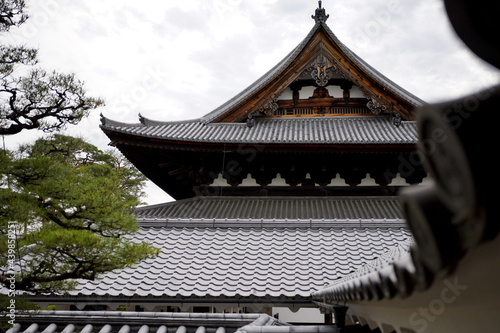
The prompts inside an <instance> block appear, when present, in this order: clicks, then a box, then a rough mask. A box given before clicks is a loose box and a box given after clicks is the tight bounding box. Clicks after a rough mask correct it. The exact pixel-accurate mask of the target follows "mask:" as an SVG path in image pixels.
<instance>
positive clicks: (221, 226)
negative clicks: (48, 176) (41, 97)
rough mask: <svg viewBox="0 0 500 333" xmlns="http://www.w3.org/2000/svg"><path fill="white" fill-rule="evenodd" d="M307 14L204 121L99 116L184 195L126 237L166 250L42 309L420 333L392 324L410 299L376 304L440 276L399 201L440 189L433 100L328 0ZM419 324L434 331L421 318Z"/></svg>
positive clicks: (112, 134)
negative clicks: (430, 134) (430, 133)
mask: <svg viewBox="0 0 500 333" xmlns="http://www.w3.org/2000/svg"><path fill="white" fill-rule="evenodd" d="M312 18H313V20H314V25H313V27H312V29H311V30H310V32H309V33H307V34H306V35H305V38H304V39H303V40H302V42H301V43H300V44H299V45H297V46H296V47H295V48H294V49H293V50H292V51H291V52H290V53H289V54H288V55H287V56H286V57H285V58H284V59H283V60H281V61H280V62H279V63H278V64H277V65H276V66H274V67H273V68H272V69H271V70H269V71H268V72H267V73H265V74H264V75H263V76H262V77H261V78H260V79H258V80H257V81H256V82H254V83H252V84H251V85H249V86H248V88H246V89H245V90H243V91H242V92H240V93H239V94H238V95H236V96H234V97H233V98H231V99H229V100H228V101H227V102H226V103H224V104H223V105H221V106H220V107H218V108H216V109H215V110H212V111H211V112H208V113H207V114H206V115H205V116H203V117H201V118H199V119H194V120H185V121H175V122H172V121H163V120H152V119H147V118H145V117H143V116H139V122H138V123H135V124H127V123H122V122H119V121H117V120H111V119H108V118H106V117H104V116H103V117H102V119H101V121H102V124H101V129H102V130H103V131H104V133H105V134H106V135H107V136H108V137H109V139H110V141H111V145H113V146H115V147H117V148H118V149H119V150H120V151H121V152H122V153H123V154H124V155H125V156H126V157H127V158H128V159H129V160H130V161H131V162H132V163H133V164H134V165H135V166H136V167H137V168H138V169H139V170H140V171H141V172H142V173H143V174H144V175H145V176H147V177H148V178H149V179H150V180H151V181H153V182H154V183H155V184H156V185H158V186H159V187H160V188H161V189H163V190H164V191H165V192H166V193H168V194H169V195H170V196H171V197H173V198H174V199H175V201H173V202H168V203H164V204H159V205H153V206H146V207H140V208H137V211H136V215H137V220H138V223H139V225H140V230H139V232H138V234H137V235H136V236H134V237H133V238H132V239H131V241H147V242H149V243H151V244H153V245H155V246H157V247H159V248H160V249H161V253H160V254H159V256H158V257H156V258H154V259H149V260H145V261H143V262H140V263H138V264H137V265H135V266H134V267H132V268H128V269H124V270H118V271H113V272H110V273H108V274H105V275H103V276H102V277H101V278H99V279H98V280H95V281H81V282H80V284H79V285H78V287H77V288H76V290H74V291H73V292H70V293H68V294H67V295H64V296H50V297H47V296H44V297H40V298H38V299H35V301H37V302H38V303H40V304H54V305H56V309H58V310H115V309H117V308H122V309H127V310H129V311H137V312H141V311H145V312H155V313H158V312H181V313H182V312H184V313H185V312H187V313H196V312H198V313H204V314H203V315H204V316H205V317H203V318H204V320H211V319H210V318H212V317H210V316H209V314H215V313H243V314H245V316H247V317H245V323H250V322H252V320H256V319H259V318H266V319H265V320H266V322H269V323H272V324H269V325H275V324H276V323H280V325H281V324H283V323H281V322H280V320H283V321H286V322H288V323H296V324H301V325H303V324H304V323H306V322H307V320H304V319H299V318H302V315H305V317H307V318H309V319H310V320H309V322H312V323H313V324H314V325H317V326H315V327H316V328H315V329H317V332H320V331H321V332H327V331H328V332H330V331H331V332H337V331H336V330H330V329H331V327H330V328H325V327H326V326H322V325H325V324H326V325H331V324H334V325H336V327H339V328H341V327H343V326H344V324H345V322H344V321H345V320H347V323H348V324H360V325H368V326H369V328H370V329H375V328H379V329H381V330H382V331H383V332H392V331H394V330H397V331H398V332H415V331H418V330H412V325H411V323H410V324H409V323H408V316H407V315H406V314H405V315H406V317H404V316H403V317H402V318H403V319H394V318H395V317H394V316H395V314H397V312H398V306H400V304H401V303H398V302H396V303H391V305H387V306H386V304H385V303H381V304H382V305H383V306H382V307H377V304H378V303H377V304H375V305H373V302H372V303H369V301H372V300H375V299H377V300H386V299H392V298H394V297H396V296H409V295H410V294H412V293H413V292H414V291H416V290H427V289H428V288H429V287H430V285H431V281H432V280H433V277H434V275H432V274H430V273H429V270H428V269H427V268H426V267H423V266H422V265H421V262H422V261H421V260H420V259H419V257H418V253H417V251H415V250H414V249H415V244H414V235H413V234H412V232H414V230H410V229H411V228H409V226H408V224H407V221H406V219H405V214H404V213H405V212H406V213H407V211H404V210H403V209H402V205H401V202H402V201H401V197H400V194H401V193H402V191H403V190H404V189H406V188H409V187H410V186H411V187H412V188H413V187H422V188H427V187H426V184H427V182H428V181H429V177H428V176H427V171H426V169H425V168H424V166H423V164H422V162H421V161H420V158H419V155H418V154H417V153H416V150H417V142H418V134H417V122H416V118H415V117H416V111H417V110H418V109H419V108H421V107H423V106H424V105H425V103H424V102H423V101H422V100H421V99H419V98H418V97H416V96H414V95H413V94H411V93H410V92H408V91H406V90H405V89H403V88H402V87H400V86H399V85H397V84H396V83H394V82H393V81H391V80H390V79H389V78H387V77H385V76H384V75H383V74H381V73H380V72H378V71H377V70H376V69H375V68H373V67H371V66H370V65H369V64H367V63H366V62H365V61H364V60H363V59H361V58H360V57H359V56H358V55H356V54H355V53H354V52H352V51H351V50H350V49H349V48H348V47H347V46H345V45H344V44H343V43H342V42H341V41H340V40H339V39H338V38H337V37H336V35H335V34H334V33H333V31H332V30H331V29H330V28H329V26H328V25H327V23H326V22H327V19H328V15H327V14H326V11H325V9H324V8H322V3H321V1H319V7H318V8H317V9H316V12H315V14H314V15H313V16H312ZM431 256H432V252H431ZM424 262H426V261H425V260H424ZM427 262H429V260H427ZM436 274H437V273H436ZM450 283H451V285H452V286H453V283H455V282H454V281H453V280H451V282H450ZM454 286H455V287H456V288H455V291H457V292H461V291H462V289H460V287H461V285H460V284H458V282H457V283H455V284H454ZM435 288H438V289H439V286H438V287H435ZM462 288H463V287H462ZM431 295H432V294H431ZM454 295H455V297H457V295H456V294H454ZM454 295H453V294H447V296H449V297H452V296H454ZM350 302H353V304H350ZM428 302H431V300H429V301H428ZM348 303H349V304H348ZM417 304H422V302H420V303H419V301H418V300H417V301H415V303H411V306H417ZM405 306H406V305H405ZM431 306H432V305H431ZM408 307H409V306H408ZM387 308H390V309H391V311H392V312H389V313H388V314H386V316H385V317H384V316H380V318H382V319H379V317H377V316H378V315H379V314H380V313H381V312H380V311H382V312H383V311H384V309H387ZM410 308H411V307H410ZM256 314H263V315H256ZM410 315H411V312H410ZM100 316H102V315H100ZM157 316H158V314H157ZM177 316H178V317H179V318H187V317H182V316H183V314H178V315H177ZM259 316H265V317H259ZM391 316H392V319H391ZM199 318H201V317H199ZM228 318H230V317H228ZM290 318H291V319H290ZM311 318H312V319H311ZM404 318H406V322H404ZM143 319H144V318H143ZM413 319H414V321H416V322H417V323H422V322H423V321H420V322H418V321H419V320H421V319H422V317H421V315H420V313H418V312H417V315H416V316H415V317H414V318H413ZM100 320H101V319H100ZM102 320H103V321H106V318H105V316H104V317H103V319H102ZM113 320H117V319H116V318H113ZM117 323H119V319H118V321H117ZM194 324H196V325H199V324H200V323H199V322H196V323H194ZM221 325H222V324H221ZM283 325H285V324H283ZM233 326H235V327H236V326H237V325H233ZM285 326H286V325H285ZM417 326H418V325H417ZM402 328H403V330H401V329H402ZM322 329H323V330H322ZM405 329H406V331H405ZM413 329H415V327H413ZM234 330H236V328H235V329H234ZM234 330H233V331H234ZM214 331H215V330H214ZM228 331H230V330H228ZM243 331H245V332H251V331H252V330H251V329H248V328H247V329H246V330H243ZM243 331H242V332H243ZM258 331H259V332H264V331H265V329H263V328H262V327H259V330H258ZM269 332H271V331H269ZM311 332H312V330H311ZM314 332H316V330H315V331H314Z"/></svg>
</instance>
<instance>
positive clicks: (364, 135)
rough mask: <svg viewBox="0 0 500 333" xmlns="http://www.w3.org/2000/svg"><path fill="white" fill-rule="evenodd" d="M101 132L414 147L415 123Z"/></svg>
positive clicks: (185, 125) (272, 122) (177, 125)
mask: <svg viewBox="0 0 500 333" xmlns="http://www.w3.org/2000/svg"><path fill="white" fill-rule="evenodd" d="M101 127H102V128H103V129H104V130H108V131H113V132H117V133H125V134H129V135H134V136H141V137H147V138H154V139H163V140H171V141H184V142H205V143H244V144H262V143H270V144H318V145H324V144H415V143H416V142H417V134H416V127H415V122H413V121H404V122H402V124H401V125H400V126H395V125H393V123H392V118H391V117H386V116H357V117H311V118H309V117H305V118H284V119H266V118H260V119H256V121H255V125H254V126H253V127H251V128H250V127H248V126H246V124H242V123H216V124H206V123H204V122H203V121H201V120H199V119H197V120H191V121H179V122H156V121H150V120H147V119H144V118H142V123H139V124H123V123H119V122H114V121H111V120H107V119H103V125H102V126H101Z"/></svg>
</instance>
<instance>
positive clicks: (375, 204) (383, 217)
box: [136, 197, 403, 238]
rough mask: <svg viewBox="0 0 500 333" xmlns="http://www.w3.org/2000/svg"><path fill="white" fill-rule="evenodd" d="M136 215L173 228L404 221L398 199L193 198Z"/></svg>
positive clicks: (143, 209)
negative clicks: (175, 226) (203, 223)
mask: <svg viewBox="0 0 500 333" xmlns="http://www.w3.org/2000/svg"><path fill="white" fill-rule="evenodd" d="M136 216H137V218H138V221H139V222H140V223H141V225H143V226H147V225H150V226H166V224H165V223H167V222H168V223H169V224H168V225H173V223H174V222H176V221H177V222H179V225H183V226H188V225H189V223H190V222H194V221H196V222H197V224H196V225H197V226H200V225H201V224H200V223H201V222H202V221H205V222H207V226H215V225H217V226H222V225H225V226H231V225H233V224H234V225H235V226H242V223H243V222H248V224H247V225H248V226H252V225H255V223H257V224H259V226H265V225H268V226H270V227H276V226H277V225H279V222H280V221H284V222H286V223H284V226H286V225H290V224H294V225H297V224H299V223H301V222H310V221H315V222H316V223H317V225H318V226H319V225H321V222H322V221H323V222H324V224H326V225H328V224H329V223H331V222H338V224H337V225H340V224H341V222H345V223H346V224H352V223H359V222H360V221H361V220H363V222H364V224H365V225H366V223H368V222H370V221H373V222H374V223H377V222H376V221H383V222H384V223H388V222H389V221H394V222H395V223H401V220H402V219H403V214H402V212H401V210H400V206H399V199H398V198H397V197H195V198H190V199H185V200H179V201H175V202H170V203H165V204H159V205H152V206H146V207H140V208H138V209H137V210H136ZM264 221H266V222H269V223H267V224H265V223H263V222H264ZM182 222H184V223H182ZM145 237H147V236H145ZM154 237H155V238H156V237H166V236H164V235H159V236H158V235H155V236H154Z"/></svg>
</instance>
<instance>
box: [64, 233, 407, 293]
mask: <svg viewBox="0 0 500 333" xmlns="http://www.w3.org/2000/svg"><path fill="white" fill-rule="evenodd" d="M156 236H157V237H158V238H161V239H162V241H161V242H160V243H161V252H160V254H159V256H158V257H157V258H154V259H150V260H146V261H143V262H141V263H140V264H138V265H136V266H135V267H134V268H130V269H125V270H121V271H120V270H117V271H114V272H112V273H108V274H106V275H104V276H103V277H102V278H101V279H99V280H96V281H81V283H80V285H79V286H78V287H77V289H76V290H75V291H74V292H72V294H73V295H78V296H108V295H109V296H121V297H132V296H138V297H150V296H153V297H154V296H157V297H177V296H183V297H204V296H206V295H208V296H211V297H235V296H241V297H269V296H271V297H282V296H285V297H309V296H310V295H311V293H312V292H314V291H316V290H319V289H322V288H323V287H324V286H325V284H326V283H332V282H333V281H335V280H336V279H338V278H340V277H342V276H344V275H346V274H349V273H352V272H354V271H355V270H356V269H359V268H360V267H361V266H362V265H363V264H365V263H367V262H369V261H370V260H373V259H375V258H377V257H378V256H380V254H381V253H383V252H384V251H387V250H388V249H389V248H390V247H392V246H396V245H397V244H399V243H401V242H404V241H405V240H407V239H409V238H410V237H411V236H410V233H409V231H408V230H407V229H406V228H404V227H399V228H394V227H391V226H388V227H387V226H382V225H381V226H380V227H379V228H364V227H351V228H338V227H329V228H320V229H316V228H274V229H272V228H209V227H206V228H196V227H194V228H193V227H186V228H175V227H174V228H168V227H161V228H144V227H143V228H141V229H140V231H139V233H138V234H137V235H136V236H135V238H136V239H137V240H146V241H150V242H153V243H156V244H158V243H157V242H155V240H154V239H157V237H156Z"/></svg>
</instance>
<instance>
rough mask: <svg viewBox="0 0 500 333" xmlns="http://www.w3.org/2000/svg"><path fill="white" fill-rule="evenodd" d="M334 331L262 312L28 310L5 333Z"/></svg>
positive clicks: (18, 316) (17, 316) (324, 326)
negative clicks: (299, 324)
mask: <svg viewBox="0 0 500 333" xmlns="http://www.w3.org/2000/svg"><path fill="white" fill-rule="evenodd" d="M277 327H279V328H280V329H279V332H283V333H284V332H309V333H311V332H318V333H319V332H325V333H326V332H331V333H334V332H336V329H335V327H334V326H332V325H314V326H313V325H310V326H302V327H298V326H292V325H290V324H287V323H283V322H280V321H279V320H277V319H275V318H273V317H270V316H268V315H265V314H227V313H167V312H117V311H29V312H20V313H17V314H16V324H15V325H14V326H13V327H12V328H11V329H9V330H8V331H7V332H8V333H21V332H24V333H38V332H44V333H59V332H61V333H62V332H64V333H77V332H80V333H155V332H156V333H168V332H175V333H187V332H196V333H201V332H203V333H230V332H239V333H243V332H247V333H249V332H256V331H257V332H261V333H264V332H276V328H277Z"/></svg>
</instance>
